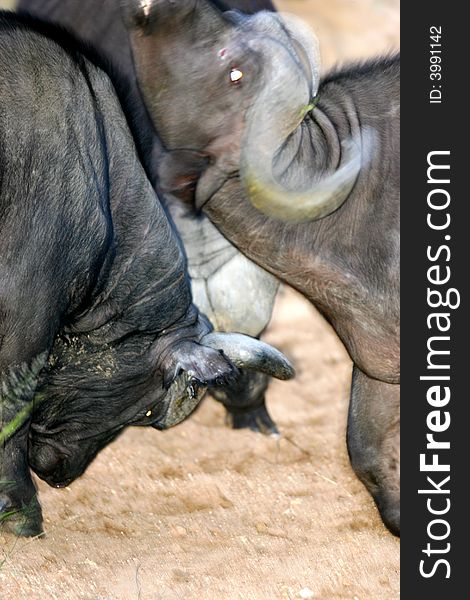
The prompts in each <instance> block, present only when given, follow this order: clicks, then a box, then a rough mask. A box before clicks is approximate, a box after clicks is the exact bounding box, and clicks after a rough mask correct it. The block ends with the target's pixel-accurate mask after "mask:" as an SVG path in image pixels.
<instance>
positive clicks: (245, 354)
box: [199, 332, 295, 380]
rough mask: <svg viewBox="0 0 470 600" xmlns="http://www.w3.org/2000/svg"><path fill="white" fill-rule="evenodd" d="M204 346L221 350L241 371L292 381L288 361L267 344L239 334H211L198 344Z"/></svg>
mask: <svg viewBox="0 0 470 600" xmlns="http://www.w3.org/2000/svg"><path fill="white" fill-rule="evenodd" d="M199 343H200V344H202V345H204V346H209V347H210V348H214V350H222V351H223V352H224V354H225V355H226V356H227V357H228V358H229V359H230V360H231V361H232V362H233V364H234V365H236V366H237V367H239V368H241V369H249V370H252V371H259V372H261V373H266V374H267V375H271V376H272V377H276V379H283V380H286V379H292V377H294V375H295V371H294V368H293V366H292V365H291V363H290V362H289V361H288V359H287V358H286V357H285V356H284V354H282V352H279V350H276V348H273V347H272V346H270V345H269V344H265V343H264V342H261V341H260V340H257V339H255V338H251V337H249V336H247V335H243V334H241V333H221V332H213V333H209V334H207V335H205V336H204V337H203V338H202V339H201V340H200V342H199Z"/></svg>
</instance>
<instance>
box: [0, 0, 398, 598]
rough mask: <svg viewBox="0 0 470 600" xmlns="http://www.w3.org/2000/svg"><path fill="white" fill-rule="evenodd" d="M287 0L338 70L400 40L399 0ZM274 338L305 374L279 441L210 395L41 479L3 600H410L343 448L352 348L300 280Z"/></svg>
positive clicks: (281, 307) (1, 558) (3, 573)
mask: <svg viewBox="0 0 470 600" xmlns="http://www.w3.org/2000/svg"><path fill="white" fill-rule="evenodd" d="M1 4H2V2H1V0H0V5H1ZM277 4H278V6H279V7H280V8H281V9H283V10H289V11H291V12H294V13H297V14H299V15H301V16H304V17H305V18H307V19H308V20H309V21H310V22H311V23H312V24H314V25H315V29H316V31H317V34H318V35H319V37H320V39H321V43H322V53H323V60H324V62H325V64H326V65H331V64H332V62H334V60H341V61H343V60H345V59H347V58H348V57H364V56H370V55H373V54H375V53H376V52H380V51H384V50H388V49H392V48H397V47H398V33H397V32H398V20H399V17H398V2H397V1H396V0H390V1H374V0H357V1H347V0H328V2H324V0H323V1H316V0H284V1H282V2H278V3H277ZM265 339H266V340H267V341H269V342H271V343H273V344H275V345H277V346H278V347H279V348H280V349H281V350H283V351H284V352H285V353H287V354H288V356H289V357H290V358H291V359H292V360H293V362H294V363H295V366H296V368H297V373H298V375H297V378H296V379H295V380H293V381H291V382H287V383H285V382H275V383H273V384H272V386H271V387H270V390H269V395H268V404H269V407H270V411H271V414H272V415H273V417H274V419H275V420H276V422H277V423H278V425H279V427H280V429H281V432H282V437H281V439H280V440H276V439H273V438H266V437H264V436H262V435H260V434H254V433H251V432H247V431H231V430H228V429H227V428H226V427H225V425H224V412H223V409H222V408H221V407H220V405H218V404H216V403H215V402H214V401H213V400H211V399H208V400H206V401H205V402H204V403H203V405H202V406H201V408H200V409H199V410H198V411H197V413H196V414H195V415H194V416H193V417H192V418H191V419H190V420H188V421H187V422H185V423H183V424H182V425H180V426H178V427H176V428H174V429H172V430H170V431H167V432H157V431H154V430H150V429H149V430H146V429H130V430H127V431H126V432H125V433H124V434H123V435H122V436H121V437H120V438H119V439H118V440H117V441H116V442H114V443H113V444H112V445H111V446H109V447H108V448H106V449H105V450H104V451H103V452H102V453H101V454H100V455H99V457H98V458H97V459H96V460H95V461H94V463H93V464H92V465H91V467H90V468H89V469H88V471H87V472H86V474H85V475H84V476H83V477H82V478H80V479H79V480H78V481H76V482H75V483H74V484H72V485H71V487H70V488H66V489H64V490H55V489H51V488H49V487H47V486H46V485H45V484H43V483H42V482H39V484H38V486H39V492H40V499H41V503H42V506H43V511H44V515H45V528H46V531H47V536H46V537H45V538H43V539H33V540H25V539H16V538H14V537H13V536H10V535H5V534H1V533H0V599H1V600H10V599H12V600H23V599H29V600H36V599H38V600H39V599H41V600H42V599H49V598H51V599H60V600H63V599H67V600H68V599H70V600H74V599H88V600H128V599H129V600H130V599H135V600H183V599H185V600H186V599H188V600H193V599H194V600H196V599H197V600H213V599H214V600H215V599H217V600H232V599H243V600H271V599H273V600H274V599H285V600H294V599H297V598H307V599H308V598H314V599H321V600H341V599H348V600H376V599H380V600H382V599H383V600H389V599H390V600H391V599H396V598H398V597H399V542H398V540H397V539H396V538H394V537H393V536H392V535H391V534H390V533H388V531H387V530H386V529H385V528H384V526H383V525H382V523H381V521H380V518H379V516H378V513H377V511H376V508H375V506H374V503H373V501H372V499H371V498H370V496H369V495H368V494H367V492H366V491H365V489H364V488H363V486H362V485H361V483H360V482H359V481H358V480H357V479H356V477H355V476H354V473H353V472H352V470H351V468H350V466H349V461H348V457H347V451H346V445H345V427H346V415H347V404H348V394H349V386H350V376H351V362H350V360H349V358H348V356H347V354H346V352H345V350H344V348H343V347H342V345H341V344H340V342H339V341H338V339H337V337H336V335H335V334H334V332H333V331H332V330H331V328H330V327H329V326H328V325H327V324H325V322H324V321H323V320H322V319H321V317H319V315H318V314H317V313H316V311H315V310H314V309H313V308H312V307H311V306H309V305H308V304H307V303H306V302H305V301H304V300H303V299H302V298H300V297H299V296H298V295H296V294H295V293H294V292H292V291H290V290H285V291H284V293H283V294H282V295H281V296H280V297H279V300H278V302H277V305H276V309H275V314H274V318H273V321H272V325H271V327H270V329H269V331H268V333H267V335H266V336H265Z"/></svg>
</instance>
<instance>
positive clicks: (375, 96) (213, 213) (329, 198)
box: [123, 0, 400, 533]
mask: <svg viewBox="0 0 470 600" xmlns="http://www.w3.org/2000/svg"><path fill="white" fill-rule="evenodd" d="M123 6H124V10H125V18H126V23H127V26H128V28H129V31H130V35H131V43H132V47H133V53H134V60H135V64H136V69H137V74H138V80H139V84H140V87H141V91H142V93H143V96H144V100H145V103H146V106H147V108H148V111H149V113H150V114H151V116H152V118H153V121H154V123H155V126H156V128H157V130H158V132H159V135H160V137H161V139H162V140H163V142H164V144H165V147H166V148H167V149H168V150H169V152H168V154H167V156H166V158H165V159H164V160H162V161H160V177H161V181H162V185H163V186H164V187H165V188H166V189H168V190H173V191H174V193H180V191H181V189H182V186H184V185H186V186H187V182H188V181H191V182H192V188H191V190H192V191H194V193H193V194H192V200H193V203H194V206H195V207H196V208H197V209H199V210H202V211H203V213H204V214H205V215H207V216H208V217H209V218H210V220H211V221H212V222H213V223H214V225H215V226H216V227H217V228H218V229H219V230H220V231H221V232H222V233H223V234H224V235H225V236H226V237H227V238H228V239H229V240H230V241H231V242H232V243H233V244H234V245H235V246H236V247H237V248H238V249H239V250H241V251H242V252H243V253H244V254H245V255H246V256H247V257H248V258H249V259H251V260H253V261H254V262H256V263H257V264H258V265H260V266H261V267H263V268H264V269H266V270H267V271H269V272H270V273H272V274H273V275H275V276H276V277H278V278H279V279H280V280H282V281H285V282H286V283H288V284H289V285H291V286H292V287H294V288H295V289H297V290H298V291H300V292H301V293H302V294H303V295H304V296H305V297H306V298H308V299H309V300H310V301H311V302H312V303H313V304H314V305H315V306H316V307H317V308H318V309H319V310H320V311H321V313H322V314H323V315H324V316H325V317H326V319H327V320H328V321H329V322H330V323H331V324H332V325H333V327H334V329H335V331H336V332H337V334H338V335H339V337H340V338H341V340H342V341H343V342H344V344H345V346H346V348H347V350H348V352H349V354H350V356H351V358H352V360H353V362H354V372H353V382H352V391H351V401H350V410H349V420H348V432H347V442H348V449H349V453H350V458H351V463H352V466H353V468H354V470H355V472H356V473H357V475H358V476H359V478H360V479H361V480H362V481H363V483H364V484H365V485H366V487H367V489H368V490H369V491H370V493H371V494H372V496H373V497H374V499H375V502H376V504H377V506H378V508H379V510H380V513H381V515H382V518H383V520H384V522H385V524H386V525H387V526H388V527H389V528H390V530H391V531H392V532H394V533H398V531H399V464H400V457H399V420H400V417H399V385H398V383H399V373H400V370H399V60H398V58H397V57H391V58H385V59H379V60H375V61H371V62H368V63H365V64H360V65H353V66H351V67H346V68H344V69H342V70H339V71H336V72H333V73H331V74H329V75H327V76H326V77H324V78H323V79H322V80H321V81H320V77H319V68H320V65H319V54H318V48H317V44H316V41H315V39H314V36H313V35H312V34H311V32H310V30H309V29H308V28H307V27H306V26H305V25H304V24H303V23H301V22H300V21H299V20H297V19H295V18H291V17H283V18H281V17H280V16H279V15H278V14H276V13H268V12H261V13H258V14H256V15H253V16H244V15H242V14H241V13H239V12H236V11H230V12H226V13H223V14H222V13H221V12H220V11H219V10H217V9H216V8H214V6H213V5H212V4H210V3H209V2H207V1H206V0H190V1H187V0H185V1H183V0H174V1H171V2H170V1H169V0H159V1H154V2H150V3H148V6H147V9H146V10H145V11H143V10H142V6H141V3H140V2H138V1H137V0H125V1H124V2H123ZM194 31H197V32H198V35H197V38H196V36H194ZM188 57H190V59H188ZM188 98H190V99H191V101H190V102H188V100H187V99H188ZM182 114H184V119H182V118H181V115H182ZM185 191H187V188H186V190H185ZM186 197H187V195H186Z"/></svg>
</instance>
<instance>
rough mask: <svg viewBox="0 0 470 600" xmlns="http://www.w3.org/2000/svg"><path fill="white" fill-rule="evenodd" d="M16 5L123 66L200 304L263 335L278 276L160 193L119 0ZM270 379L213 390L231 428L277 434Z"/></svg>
mask: <svg viewBox="0 0 470 600" xmlns="http://www.w3.org/2000/svg"><path fill="white" fill-rule="evenodd" d="M214 3H215V4H216V5H217V6H219V7H220V8H221V9H227V8H236V9H240V10H243V11H246V12H256V11H258V10H263V9H264V10H266V9H269V10H274V6H273V4H272V3H271V2H270V0H224V1H222V0H214ZM144 4H145V3H144ZM17 9H18V10H20V11H29V12H31V13H32V14H34V15H36V16H38V17H40V18H41V19H47V20H50V21H52V22H54V23H57V24H60V25H61V26H64V27H66V28H67V29H69V30H70V31H72V32H73V33H74V34H75V35H76V36H78V37H79V38H80V39H83V40H85V41H87V42H89V43H91V45H92V46H93V47H95V48H97V49H98V50H99V52H100V53H101V54H103V55H104V56H105V57H106V58H107V60H108V61H109V62H110V63H111V64H112V65H114V66H115V67H116V68H117V69H119V80H120V84H121V85H122V87H125V92H126V94H127V95H128V96H129V99H130V101H131V103H132V117H133V118H134V119H135V120H136V121H138V123H139V127H138V132H139V136H138V139H137V142H138V144H139V146H140V148H139V149H140V157H141V160H142V162H143V164H144V165H145V168H146V171H147V174H148V176H149V178H150V180H151V181H152V183H153V185H154V186H155V187H156V188H157V191H159V195H160V196H161V197H162V200H163V201H164V202H165V204H166V206H167V208H168V210H169V211H170V213H171V216H172V219H173V221H174V223H175V224H176V226H177V228H178V231H179V234H180V236H181V238H182V240H183V244H184V247H185V252H186V256H187V259H188V270H189V274H190V277H191V284H192V293H193V297H194V302H195V304H196V305H197V306H198V308H199V309H200V310H201V311H202V312H204V314H206V315H207V316H208V317H209V319H210V321H211V323H212V324H213V326H214V327H215V329H216V330H219V331H239V332H241V333H247V334H249V335H253V336H259V335H260V333H261V332H262V331H263V330H264V329H265V328H266V326H267V324H268V322H269V320H270V318H271V313H272V309H273V304H274V299H275V296H276V292H277V289H278V282H277V280H276V279H275V278H274V277H273V276H272V275H270V274H269V273H267V272H266V271H265V270H264V269H261V268H260V267H258V266H257V265H255V264H254V263H253V262H252V261H250V260H248V259H247V258H246V257H245V256H243V255H242V254H241V253H240V252H239V251H238V250H237V249H236V248H235V247H234V246H233V245H232V244H231V243H230V242H229V241H228V240H227V239H226V238H225V237H224V236H222V235H221V234H220V233H219V231H218V230H217V229H216V228H215V227H214V226H213V225H212V223H211V222H210V221H209V219H207V218H206V217H205V216H204V215H198V216H196V214H195V211H193V210H191V208H190V207H188V206H186V207H185V206H182V205H181V202H179V201H178V200H177V199H176V198H175V197H174V196H172V195H169V194H165V195H162V193H161V192H162V191H163V190H162V189H161V187H160V188H159V187H158V182H157V175H156V173H157V169H158V162H159V158H160V157H161V155H162V152H163V147H162V142H161V140H160V139H159V137H158V136H157V134H156V133H155V130H154V127H153V124H152V122H151V120H150V118H149V116H148V114H147V112H146V109H145V106H144V104H143V102H142V98H141V95H140V92H139V90H138V87H137V83H136V74H135V70H134V66H133V62H132V54H131V48H130V43H129V38H128V34H127V31H126V29H125V27H124V24H123V22H122V19H121V14H120V3H119V1H118V0H20V1H19V2H18V3H17ZM182 118H184V117H183V116H182ZM268 382H269V378H268V377H267V376H266V375H265V374H262V373H254V372H248V373H245V372H243V371H242V372H241V373H240V374H239V376H238V377H237V379H236V381H235V382H234V383H233V384H232V385H230V386H228V387H218V388H217V389H214V390H212V391H211V394H212V395H213V396H214V397H215V398H216V399H218V400H219V401H220V402H222V403H223V404H224V405H225V407H226V409H227V411H228V412H227V421H228V422H229V423H230V424H231V425H232V426H233V427H235V428H238V427H249V428H251V429H253V430H255V431H262V432H263V433H276V432H277V428H276V426H275V424H274V423H273V421H272V419H271V417H270V416H269V414H268V412H267V410H266V406H265V391H266V388H267V386H268Z"/></svg>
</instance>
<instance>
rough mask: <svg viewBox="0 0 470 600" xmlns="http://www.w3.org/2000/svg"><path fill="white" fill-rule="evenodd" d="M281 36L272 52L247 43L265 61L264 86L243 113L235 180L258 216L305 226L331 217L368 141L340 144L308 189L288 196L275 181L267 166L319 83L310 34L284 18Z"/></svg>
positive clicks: (366, 134)
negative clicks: (329, 169)
mask: <svg viewBox="0 0 470 600" xmlns="http://www.w3.org/2000/svg"><path fill="white" fill-rule="evenodd" d="M269 17H270V18H271V19H272V18H273V16H272V15H270V16H269ZM265 18H266V17H265ZM276 18H279V17H277V16H276ZM284 31H285V32H286V33H285V36H286V37H285V40H283V41H282V40H279V41H280V43H279V44H278V47H277V49H276V48H273V44H272V41H271V44H270V46H268V47H267V46H266V42H264V41H263V40H262V39H261V40H260V38H257V39H256V38H255V39H254V40H252V41H251V46H252V47H253V49H254V50H257V51H259V52H261V53H262V54H263V55H264V58H265V60H266V61H267V67H266V75H265V81H266V82H268V83H267V84H265V85H264V86H263V88H262V91H261V93H260V94H259V96H258V98H257V100H256V101H255V103H254V104H253V106H252V107H251V109H250V111H249V115H248V118H247V127H246V134H245V139H244V141H243V144H242V149H241V155H240V176H241V180H242V182H243V185H244V187H245V190H246V193H247V195H248V198H249V199H250V201H251V203H252V204H253V205H254V206H255V207H256V208H257V209H258V210H259V211H261V212H263V213H264V214H266V215H268V216H271V217H275V218H277V219H281V220H283V221H294V222H299V221H309V220H315V219H320V218H322V217H325V216H327V215H329V214H331V213H332V212H334V211H335V210H336V209H337V208H339V207H340V206H341V205H342V204H343V203H344V201H345V200H346V199H347V197H348V196H349V194H350V192H351V190H352V188H353V186H354V184H355V182H356V180H357V177H358V175H359V173H360V171H361V165H362V163H363V161H364V159H365V160H368V158H367V157H368V156H369V155H370V151H371V146H372V135H371V132H370V131H364V130H362V131H361V130H360V131H358V132H356V133H355V135H354V137H352V138H350V139H349V140H347V141H346V142H344V143H343V145H342V147H341V158H340V161H339V164H338V166H337V168H336V171H335V172H333V173H330V174H327V175H324V176H323V177H321V178H320V179H318V180H317V181H314V182H313V183H312V184H311V186H310V187H309V189H302V190H293V189H291V188H287V187H285V186H284V185H282V184H281V183H280V182H279V181H278V180H277V179H276V178H275V175H274V173H273V160H274V158H275V157H276V156H278V155H279V154H280V153H282V148H283V145H284V144H285V142H286V140H287V139H288V138H289V136H291V135H292V134H293V133H294V132H295V131H296V129H297V128H298V127H299V126H300V124H301V123H302V121H303V120H304V118H305V115H306V114H307V113H308V112H309V111H310V110H311V109H312V108H313V106H312V104H311V102H312V97H313V95H315V94H316V92H317V89H318V83H319V75H318V73H319V53H318V46H317V42H316V39H315V36H314V34H313V32H310V30H309V29H308V28H307V26H306V25H304V24H302V25H300V24H299V22H298V21H297V19H292V18H290V17H289V18H288V19H287V21H286V23H285V24H284ZM266 48H268V49H269V51H268V52H267V51H266ZM293 48H296V50H295V51H294V50H293ZM299 48H301V52H299Z"/></svg>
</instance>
